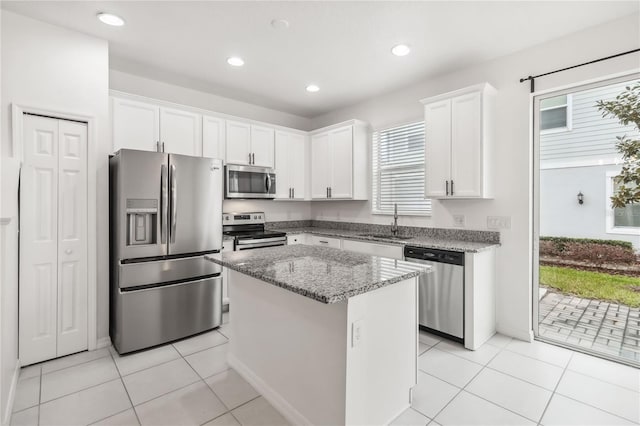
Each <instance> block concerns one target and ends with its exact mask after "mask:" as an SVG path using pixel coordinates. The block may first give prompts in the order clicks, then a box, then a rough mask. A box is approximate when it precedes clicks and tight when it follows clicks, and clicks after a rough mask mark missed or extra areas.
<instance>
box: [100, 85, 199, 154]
mask: <svg viewBox="0 0 640 426" xmlns="http://www.w3.org/2000/svg"><path fill="white" fill-rule="evenodd" d="M111 121H112V136H113V151H114V152H117V151H118V150H120V149H123V148H124V149H137V150H141V151H164V152H168V153H172V154H182V155H194V156H200V155H202V116H201V115H200V114H196V113H194V112H191V111H186V110H181V109H176V108H169V107H164V106H159V105H154V104H150V103H146V102H141V101H138V100H132V99H128V98H118V97H112V98H111Z"/></svg>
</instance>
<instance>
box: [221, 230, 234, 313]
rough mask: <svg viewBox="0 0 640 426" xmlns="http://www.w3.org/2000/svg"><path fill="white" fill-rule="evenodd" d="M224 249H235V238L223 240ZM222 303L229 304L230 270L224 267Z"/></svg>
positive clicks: (226, 250)
mask: <svg viewBox="0 0 640 426" xmlns="http://www.w3.org/2000/svg"><path fill="white" fill-rule="evenodd" d="M222 251H223V252H228V251H233V240H223V241H222ZM221 276H222V305H229V270H228V269H227V268H224V267H223V268H222V274H221Z"/></svg>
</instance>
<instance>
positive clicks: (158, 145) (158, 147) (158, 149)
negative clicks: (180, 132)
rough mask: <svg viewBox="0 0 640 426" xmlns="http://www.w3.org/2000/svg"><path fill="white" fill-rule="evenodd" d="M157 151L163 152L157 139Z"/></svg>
mask: <svg viewBox="0 0 640 426" xmlns="http://www.w3.org/2000/svg"><path fill="white" fill-rule="evenodd" d="M156 152H161V151H160V141H156Z"/></svg>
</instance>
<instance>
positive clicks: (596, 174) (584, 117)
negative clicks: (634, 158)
mask: <svg viewBox="0 0 640 426" xmlns="http://www.w3.org/2000/svg"><path fill="white" fill-rule="evenodd" d="M629 84H630V83H629V82H626V83H625V82H622V83H617V84H613V85H610V86H605V87H601V88H596V89H591V90H586V91H582V92H577V93H573V94H571V95H570V98H571V99H570V101H569V105H570V109H571V112H570V117H571V118H570V126H569V128H570V130H566V131H555V132H551V133H546V134H544V133H543V134H541V135H540V169H541V170H540V235H542V236H554V237H576V238H598V239H606V240H623V241H630V242H631V243H633V245H634V248H635V249H636V251H640V234H639V233H638V231H637V229H636V230H635V231H633V230H623V229H615V230H614V229H612V226H613V225H612V221H613V219H612V211H611V208H610V206H611V203H610V201H609V197H610V196H611V184H610V179H611V175H612V174H614V175H615V174H617V173H618V172H620V169H621V163H622V158H621V155H620V153H619V152H618V151H617V150H616V146H615V145H616V142H617V139H616V137H617V136H621V135H624V134H626V135H627V136H630V137H635V138H638V137H640V134H639V133H638V131H637V129H636V128H635V126H634V125H628V126H622V125H621V124H620V123H618V120H617V119H616V118H611V117H609V118H603V117H602V114H601V113H600V111H598V109H597V108H596V106H595V104H596V101H598V100H611V99H613V98H615V97H616V96H617V95H618V94H619V93H620V92H622V91H624V90H625V86H628V85H629ZM607 174H609V177H607ZM579 192H582V193H583V194H584V204H582V205H580V204H578V199H577V194H578V193H579Z"/></svg>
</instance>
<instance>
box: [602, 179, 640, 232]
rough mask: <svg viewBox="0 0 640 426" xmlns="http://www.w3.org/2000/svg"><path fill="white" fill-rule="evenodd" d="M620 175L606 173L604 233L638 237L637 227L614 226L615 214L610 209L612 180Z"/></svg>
mask: <svg viewBox="0 0 640 426" xmlns="http://www.w3.org/2000/svg"><path fill="white" fill-rule="evenodd" d="M618 175H620V172H619V171H618V172H614V171H608V172H607V173H606V179H607V181H606V191H605V194H606V197H605V209H606V210H605V212H606V213H605V217H606V233H607V234H618V235H640V227H638V226H615V223H616V222H615V212H614V209H613V208H612V207H611V197H612V196H613V192H614V191H613V179H614V178H615V177H616V176H618Z"/></svg>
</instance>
